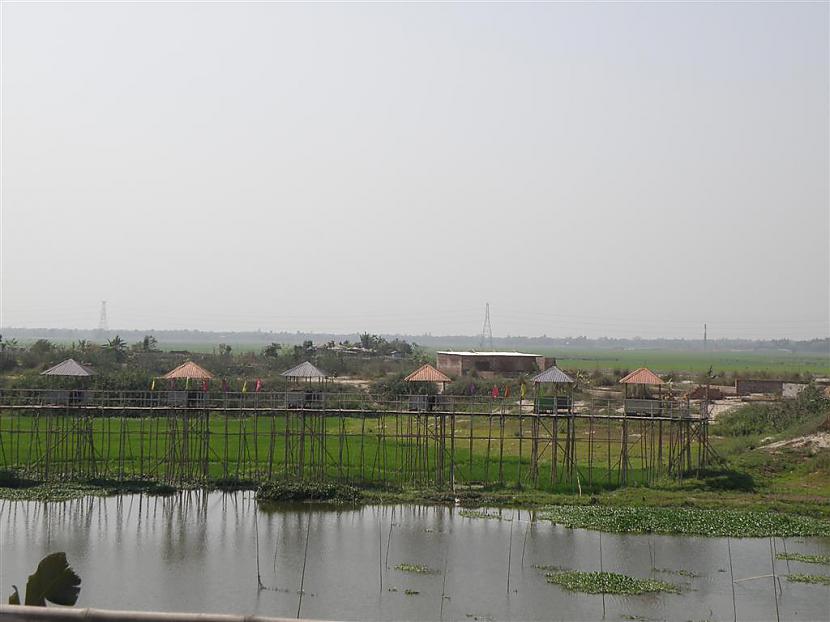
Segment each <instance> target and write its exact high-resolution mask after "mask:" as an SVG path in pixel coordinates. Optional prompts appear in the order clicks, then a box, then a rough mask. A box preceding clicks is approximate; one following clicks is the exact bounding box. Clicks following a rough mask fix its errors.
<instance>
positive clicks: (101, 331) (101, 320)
mask: <svg viewBox="0 0 830 622" xmlns="http://www.w3.org/2000/svg"><path fill="white" fill-rule="evenodd" d="M108 330H109V324H108V323H107V301H106V300H102V301H101V315H100V316H99V317H98V335H99V337H104V336H105V335H106V334H107V331H108Z"/></svg>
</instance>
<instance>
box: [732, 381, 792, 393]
mask: <svg viewBox="0 0 830 622" xmlns="http://www.w3.org/2000/svg"><path fill="white" fill-rule="evenodd" d="M783 392H784V381H783V380H766V379H763V380H753V379H751V378H736V379H735V393H737V394H738V395H739V396H743V395H752V394H753V393H762V394H764V395H781V394H782V393H783Z"/></svg>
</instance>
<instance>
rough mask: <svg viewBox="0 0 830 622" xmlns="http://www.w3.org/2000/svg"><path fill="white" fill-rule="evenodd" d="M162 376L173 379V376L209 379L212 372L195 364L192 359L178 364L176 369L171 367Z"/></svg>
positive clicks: (211, 376)
mask: <svg viewBox="0 0 830 622" xmlns="http://www.w3.org/2000/svg"><path fill="white" fill-rule="evenodd" d="M162 378H166V379H168V380H171V379H175V378H193V379H196V380H210V379H211V378H213V374H211V373H210V372H209V371H208V370H206V369H205V368H204V367H201V366H200V365H197V364H196V363H194V362H193V361H187V362H185V363H182V364H181V365H179V366H178V367H177V368H176V369H172V370H170V371H169V372H167V373H166V374H164V376H162Z"/></svg>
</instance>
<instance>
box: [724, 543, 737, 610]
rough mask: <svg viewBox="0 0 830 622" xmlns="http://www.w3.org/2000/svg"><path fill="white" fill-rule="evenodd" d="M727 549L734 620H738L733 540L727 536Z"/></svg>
mask: <svg viewBox="0 0 830 622" xmlns="http://www.w3.org/2000/svg"><path fill="white" fill-rule="evenodd" d="M726 550H727V551H728V552H729V585H730V587H731V588H732V622H738V608H737V605H736V603H735V572H734V571H733V570H732V542H731V538H729V537H728V536H727V538H726Z"/></svg>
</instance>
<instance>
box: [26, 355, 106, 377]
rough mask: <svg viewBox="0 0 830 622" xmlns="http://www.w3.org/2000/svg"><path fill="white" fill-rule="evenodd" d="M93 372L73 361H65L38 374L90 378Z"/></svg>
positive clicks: (89, 368)
mask: <svg viewBox="0 0 830 622" xmlns="http://www.w3.org/2000/svg"><path fill="white" fill-rule="evenodd" d="M94 374H95V370H94V369H92V368H91V367H87V366H86V365H81V364H80V363H79V362H78V361H76V360H75V359H66V360H65V361H63V362H61V363H58V364H57V365H55V366H54V367H50V368H49V369H47V370H46V371H43V372H40V375H41V376H92V375H94Z"/></svg>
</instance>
